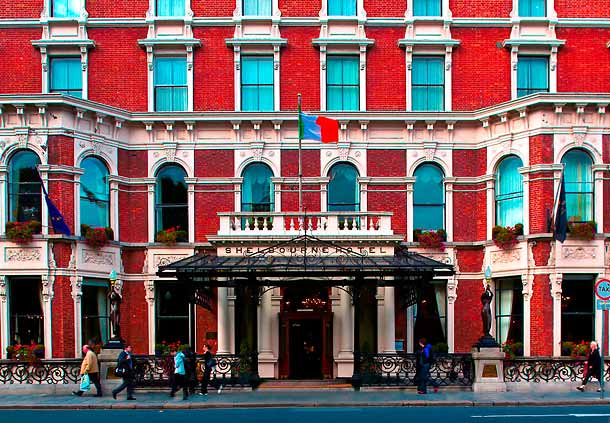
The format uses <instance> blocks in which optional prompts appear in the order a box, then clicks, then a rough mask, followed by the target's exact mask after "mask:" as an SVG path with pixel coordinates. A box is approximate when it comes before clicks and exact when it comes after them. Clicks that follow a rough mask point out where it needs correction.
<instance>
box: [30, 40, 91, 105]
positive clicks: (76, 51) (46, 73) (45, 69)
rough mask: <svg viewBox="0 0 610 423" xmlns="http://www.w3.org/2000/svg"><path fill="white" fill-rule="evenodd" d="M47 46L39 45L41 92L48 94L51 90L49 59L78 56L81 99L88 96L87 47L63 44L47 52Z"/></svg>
mask: <svg viewBox="0 0 610 423" xmlns="http://www.w3.org/2000/svg"><path fill="white" fill-rule="evenodd" d="M48 49H49V48H48V47H40V54H41V62H42V93H43V94H48V93H50V92H51V59H54V58H58V57H60V58H61V57H65V58H69V57H75V58H76V57H80V62H81V77H82V82H81V84H82V87H83V99H84V100H86V99H87V98H89V84H88V78H87V68H88V54H87V52H88V49H87V47H84V46H83V47H78V46H65V47H63V48H57V47H54V48H51V49H50V50H51V53H49V50H48Z"/></svg>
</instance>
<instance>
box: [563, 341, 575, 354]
mask: <svg viewBox="0 0 610 423" xmlns="http://www.w3.org/2000/svg"><path fill="white" fill-rule="evenodd" d="M575 346H576V345H575V344H574V342H569V341H568V342H563V343H562V344H561V355H568V356H569V355H572V351H574V347H575Z"/></svg>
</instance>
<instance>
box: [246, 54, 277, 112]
mask: <svg viewBox="0 0 610 423" xmlns="http://www.w3.org/2000/svg"><path fill="white" fill-rule="evenodd" d="M241 108H242V110H243V111H245V112H250V111H253V112H269V111H273V57H256V56H244V57H242V58H241Z"/></svg>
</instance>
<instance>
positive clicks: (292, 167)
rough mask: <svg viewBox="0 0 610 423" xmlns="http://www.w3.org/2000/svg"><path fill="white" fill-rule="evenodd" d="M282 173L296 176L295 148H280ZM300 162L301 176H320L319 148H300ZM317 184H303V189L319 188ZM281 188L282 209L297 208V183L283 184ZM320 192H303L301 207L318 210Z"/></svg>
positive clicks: (297, 173) (297, 171) (312, 210)
mask: <svg viewBox="0 0 610 423" xmlns="http://www.w3.org/2000/svg"><path fill="white" fill-rule="evenodd" d="M281 154H282V175H281V176H283V177H298V175H299V160H298V151H297V150H282V152H281ZM301 163H302V166H303V177H304V178H307V177H317V176H320V150H302V151H301ZM319 189H320V186H319V185H306V184H304V185H303V190H304V191H305V190H319ZM282 190H285V191H288V190H290V191H292V192H282V211H289V212H294V211H298V210H299V193H298V184H284V185H282ZM320 208H321V203H320V193H319V192H303V209H304V210H306V211H308V212H317V211H320Z"/></svg>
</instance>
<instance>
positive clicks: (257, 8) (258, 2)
mask: <svg viewBox="0 0 610 423" xmlns="http://www.w3.org/2000/svg"><path fill="white" fill-rule="evenodd" d="M243 14H244V16H271V15H272V14H273V13H272V12H271V0H244V12H243Z"/></svg>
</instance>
